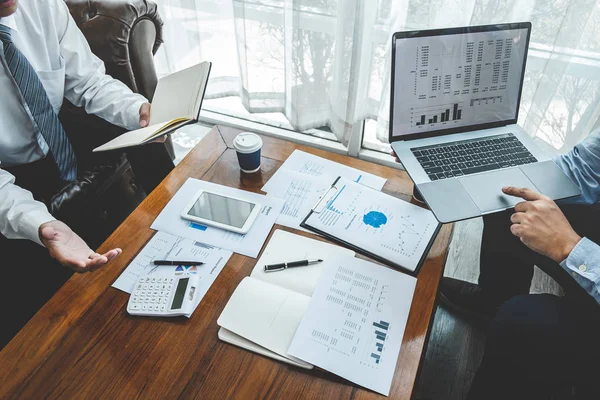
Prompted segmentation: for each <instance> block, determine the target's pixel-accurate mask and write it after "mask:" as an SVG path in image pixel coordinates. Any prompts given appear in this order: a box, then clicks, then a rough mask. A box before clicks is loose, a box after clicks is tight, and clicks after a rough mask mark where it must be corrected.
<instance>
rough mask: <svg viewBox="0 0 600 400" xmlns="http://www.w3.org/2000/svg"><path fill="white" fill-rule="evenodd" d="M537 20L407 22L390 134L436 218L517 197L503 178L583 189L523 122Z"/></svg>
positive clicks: (557, 189) (499, 205) (560, 191)
mask: <svg viewBox="0 0 600 400" xmlns="http://www.w3.org/2000/svg"><path fill="white" fill-rule="evenodd" d="M530 33H531V23H529V22H522V23H509V24H500V25H487V26H473V27H464V28H449V29H435V30H421V31H412V32H398V33H395V34H394V36H393V38H392V82H391V102H390V132H389V140H390V143H391V144H392V149H393V150H394V151H395V153H396V155H397V156H398V158H399V159H400V161H401V162H402V163H403V165H404V167H405V169H406V171H407V172H408V174H409V175H410V177H411V179H412V180H413V181H414V183H415V186H416V188H417V189H418V190H419V192H420V193H421V195H422V196H423V198H424V200H425V202H426V203H427V205H428V206H429V208H430V209H431V211H433V213H434V214H435V216H436V218H437V219H438V220H439V221H440V222H442V223H447V222H453V221H459V220H463V219H468V218H473V217H478V216H481V215H485V214H490V213H494V212H498V211H501V210H505V209H508V208H511V207H514V205H515V204H517V203H518V202H520V201H523V200H522V199H519V198H515V197H511V196H507V195H505V194H503V193H502V187H503V186H516V187H527V188H530V189H532V190H535V191H537V192H540V193H543V194H545V195H546V196H549V197H551V198H552V199H555V200H557V199H563V198H567V197H572V196H576V195H578V194H580V192H579V189H578V188H577V187H576V186H575V185H574V184H573V182H571V180H570V179H569V178H568V177H567V176H566V175H565V174H564V173H563V172H562V171H561V170H560V169H559V168H558V167H557V166H556V164H555V163H554V162H553V161H552V160H551V158H550V157H549V156H548V155H546V154H545V153H544V152H543V151H541V150H540V149H539V148H538V146H536V144H535V143H534V141H533V139H532V138H531V137H530V136H529V135H527V134H526V133H525V131H524V130H523V129H522V128H521V127H519V126H518V125H517V118H518V113H519V104H520V100H521V90H522V87H523V79H524V75H525V63H526V60H527V49H528V46H529V36H530Z"/></svg>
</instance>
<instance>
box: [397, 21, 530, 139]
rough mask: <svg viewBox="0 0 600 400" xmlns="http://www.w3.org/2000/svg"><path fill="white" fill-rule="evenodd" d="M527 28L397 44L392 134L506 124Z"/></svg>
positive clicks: (516, 89)
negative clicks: (496, 123)
mask: <svg viewBox="0 0 600 400" xmlns="http://www.w3.org/2000/svg"><path fill="white" fill-rule="evenodd" d="M526 38H527V29H512V30H499V31H488V32H475V33H465V34H453V35H440V36H430V37H416V38H415V37H413V38H404V39H397V41H396V53H395V57H396V58H395V67H394V68H395V69H394V72H393V73H394V94H393V96H394V104H393V107H394V119H393V124H394V125H393V126H394V130H393V131H394V133H393V134H394V135H403V134H411V133H418V132H427V131H433V130H439V129H446V128H454V127H460V126H467V125H475V124H482V123H487V122H495V121H499V120H507V119H512V118H514V117H515V115H516V108H517V104H518V99H519V94H520V87H521V77H522V74H523V59H524V57H525V50H526Z"/></svg>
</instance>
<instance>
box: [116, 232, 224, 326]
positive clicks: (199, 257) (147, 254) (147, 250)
mask: <svg viewBox="0 0 600 400" xmlns="http://www.w3.org/2000/svg"><path fill="white" fill-rule="evenodd" d="M231 255H232V253H231V251H228V250H222V249H219V248H216V247H212V246H207V245H205V244H202V243H198V242H194V241H193V240H189V239H184V238H182V237H178V236H173V235H170V234H168V233H165V232H157V233H156V234H155V235H154V236H153V237H152V239H150V241H149V242H148V243H147V244H146V246H144V248H143V249H142V251H140V252H139V254H138V255H137V256H136V257H135V258H134V259H133V260H132V261H131V263H130V264H129V265H128V266H127V268H125V271H123V272H122V273H121V275H120V276H119V277H118V278H117V280H116V281H115V282H114V283H113V284H112V286H113V287H114V288H117V289H119V290H122V291H124V292H125V293H131V292H132V291H133V287H134V285H135V282H136V281H137V280H138V278H139V277H140V276H144V275H148V274H154V273H159V274H172V275H173V276H180V275H192V274H194V275H196V274H197V275H198V276H199V277H200V284H199V286H198V288H197V292H196V293H197V294H196V304H195V305H194V309H195V308H196V307H197V306H198V304H200V301H202V298H203V297H204V295H205V294H206V293H207V292H208V289H210V286H211V285H212V283H213V282H214V281H215V279H217V276H219V274H220V273H221V271H222V270H223V267H225V264H227V261H229V258H230V257H231ZM154 260H186V261H200V262H203V263H204V264H203V265H198V266H156V265H154V264H153V263H152V261H154ZM190 315H191V314H190ZM190 315H188V317H189V316H190Z"/></svg>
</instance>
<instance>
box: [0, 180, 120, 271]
mask: <svg viewBox="0 0 600 400" xmlns="http://www.w3.org/2000/svg"><path fill="white" fill-rule="evenodd" d="M14 182H15V177H14V176H13V175H11V174H10V173H8V172H7V171H4V170H2V169H0V232H1V233H2V234H3V235H4V236H5V237H7V238H9V239H29V240H32V241H34V242H36V243H37V244H39V245H42V246H45V247H46V248H47V249H48V252H49V253H50V255H51V256H52V257H54V258H55V259H56V260H57V261H58V262H60V263H61V264H62V265H64V266H65V267H69V268H71V269H73V270H75V271H76V272H88V271H93V270H95V269H97V268H100V267H101V266H102V265H104V264H106V263H107V262H109V261H110V260H112V259H113V258H115V257H116V256H118V255H119V254H121V249H113V250H110V251H108V252H106V253H105V254H98V253H96V252H95V251H93V250H92V249H90V248H89V246H88V245H87V244H86V243H85V242H84V241H83V239H81V238H80V237H79V236H78V235H77V234H76V233H75V232H73V231H72V230H71V228H69V227H68V226H67V225H66V224H64V223H63V222H61V221H57V220H56V219H55V218H54V217H53V216H52V215H51V214H50V213H49V212H48V209H47V208H46V206H45V205H44V203H41V202H39V201H36V200H34V198H33V196H32V195H31V193H30V192H29V191H27V190H25V189H22V188H20V187H19V186H17V185H15V184H14Z"/></svg>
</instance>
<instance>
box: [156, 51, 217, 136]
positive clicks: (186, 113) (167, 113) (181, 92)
mask: <svg viewBox="0 0 600 400" xmlns="http://www.w3.org/2000/svg"><path fill="white" fill-rule="evenodd" d="M206 64H208V63H202V64H198V65H195V66H193V67H190V68H187V69H184V70H182V71H178V72H175V73H173V74H171V75H167V76H165V77H163V78H161V79H160V80H159V81H158V84H157V85H156V92H155V94H154V99H153V101H152V110H151V112H150V124H151V125H152V124H157V123H161V122H166V121H170V120H172V119H175V118H189V119H196V118H197V113H194V112H191V113H190V110H191V109H192V108H193V107H194V106H195V105H196V99H197V97H198V88H199V86H198V84H199V82H201V81H202V80H206V78H207V77H206V75H205V70H206Z"/></svg>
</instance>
